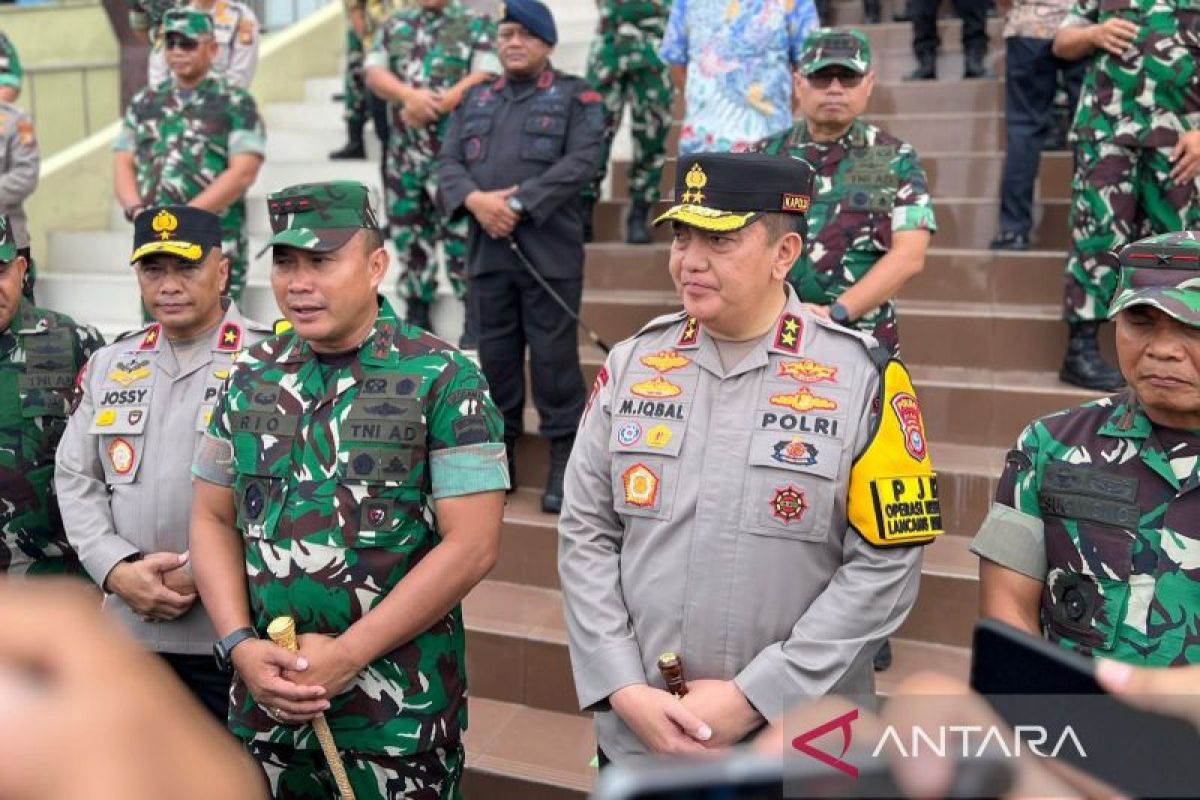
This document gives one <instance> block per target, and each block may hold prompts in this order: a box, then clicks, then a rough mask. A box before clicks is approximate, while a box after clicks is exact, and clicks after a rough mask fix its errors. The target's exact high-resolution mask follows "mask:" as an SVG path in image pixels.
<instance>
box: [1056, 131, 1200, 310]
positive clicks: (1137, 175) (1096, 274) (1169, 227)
mask: <svg viewBox="0 0 1200 800" xmlns="http://www.w3.org/2000/svg"><path fill="white" fill-rule="evenodd" d="M1171 149H1172V148H1170V147H1158V148H1154V147H1125V146H1120V145H1114V144H1110V143H1108V142H1098V141H1094V140H1084V141H1079V142H1076V143H1075V175H1074V177H1073V178H1072V181H1071V213H1070V226H1071V252H1070V253H1069V254H1068V256H1067V265H1066V280H1065V287H1064V292H1063V318H1064V319H1065V320H1067V321H1068V322H1085V321H1091V320H1103V319H1107V318H1108V306H1109V304H1110V303H1111V302H1112V298H1113V293H1114V292H1115V291H1116V288H1117V271H1118V261H1117V251H1119V250H1120V249H1121V248H1122V247H1124V246H1125V245H1126V244H1128V243H1130V242H1133V241H1137V240H1138V239H1141V238H1144V237H1146V236H1152V235H1154V234H1159V233H1170V232H1172V231H1184V230H1196V229H1197V228H1200V202H1198V198H1197V192H1196V182H1195V181H1189V182H1187V183H1185V184H1183V185H1176V184H1175V183H1174V182H1173V181H1171V178H1170V173H1171V161H1170V156H1171Z"/></svg>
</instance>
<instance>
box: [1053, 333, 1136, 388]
mask: <svg viewBox="0 0 1200 800" xmlns="http://www.w3.org/2000/svg"><path fill="white" fill-rule="evenodd" d="M1069 325H1070V328H1071V334H1070V338H1069V339H1068V340H1067V355H1066V357H1065V358H1063V364H1062V369H1061V370H1059V373H1058V377H1059V379H1060V380H1062V381H1063V382H1065V383H1070V384H1074V385H1075V386H1082V387H1083V388H1085V389H1096V390H1098V391H1104V392H1113V391H1116V390H1117V389H1120V388H1121V387H1122V386H1124V385H1125V379H1124V378H1122V377H1121V372H1120V371H1119V370H1117V369H1115V368H1114V367H1112V366H1111V365H1110V364H1109V363H1108V362H1107V361H1105V360H1104V357H1103V356H1101V355H1100V345H1099V343H1098V342H1097V341H1096V334H1097V333H1098V332H1099V330H1100V323H1099V322H1072V323H1069Z"/></svg>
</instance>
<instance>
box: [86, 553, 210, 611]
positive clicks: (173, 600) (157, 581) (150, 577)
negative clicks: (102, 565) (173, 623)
mask: <svg viewBox="0 0 1200 800" xmlns="http://www.w3.org/2000/svg"><path fill="white" fill-rule="evenodd" d="M187 560H188V555H187V553H169V552H163V553H150V554H149V555H147V556H146V557H144V558H142V559H141V560H139V561H121V562H118V564H117V565H116V566H115V567H113V568H112V570H111V571H110V572H109V573H108V578H107V579H106V580H105V581H104V586H105V589H106V590H108V591H110V592H112V593H113V594H115V595H117V596H118V597H120V598H121V599H122V600H124V601H125V602H126V603H127V604H128V605H129V607H130V608H131V609H133V611H134V613H135V614H138V615H139V616H141V618H142V619H144V620H145V621H146V622H167V621H170V620H173V619H178V618H179V617H181V616H183V615H184V614H186V613H187V612H188V610H189V609H190V608H191V607H192V605H193V604H195V602H196V587H195V585H194V584H193V585H192V587H191V591H190V592H188V593H184V592H181V591H176V590H175V589H172V588H171V586H169V585H168V584H167V582H166V581H167V578H166V576H167V574H168V573H177V572H181V571H182V570H181V569H180V568H181V567H182V566H183V565H184V564H186V563H187ZM170 580H171V583H172V584H174V585H175V586H178V587H181V588H185V586H186V584H185V583H184V582H183V581H182V580H180V579H179V575H177V574H176V575H172V576H171V578H170ZM188 582H189V583H190V579H189V580H188Z"/></svg>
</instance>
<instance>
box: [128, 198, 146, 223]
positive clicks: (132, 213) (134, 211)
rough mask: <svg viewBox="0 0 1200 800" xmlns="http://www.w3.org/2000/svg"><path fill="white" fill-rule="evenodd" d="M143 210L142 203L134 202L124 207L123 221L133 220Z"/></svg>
mask: <svg viewBox="0 0 1200 800" xmlns="http://www.w3.org/2000/svg"><path fill="white" fill-rule="evenodd" d="M145 210H146V206H145V205H144V204H143V203H134V204H133V205H131V206H129V207H128V208H126V209H125V221H126V222H133V220H134V218H136V217H137V215H138V214H140V213H142V212H143V211H145Z"/></svg>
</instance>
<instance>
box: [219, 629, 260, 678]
mask: <svg viewBox="0 0 1200 800" xmlns="http://www.w3.org/2000/svg"><path fill="white" fill-rule="evenodd" d="M257 638H258V632H257V631H255V630H254V628H238V629H237V630H236V631H234V632H233V633H231V634H229V635H228V636H226V637H225V638H224V639H222V640H221V641H219V642H217V643H216V644H214V645H213V658H215V659H216V660H217V669H219V670H221V672H233V648H235V647H237V646H238V645H239V644H241V643H242V642H244V641H246V640H247V639H257Z"/></svg>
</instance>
